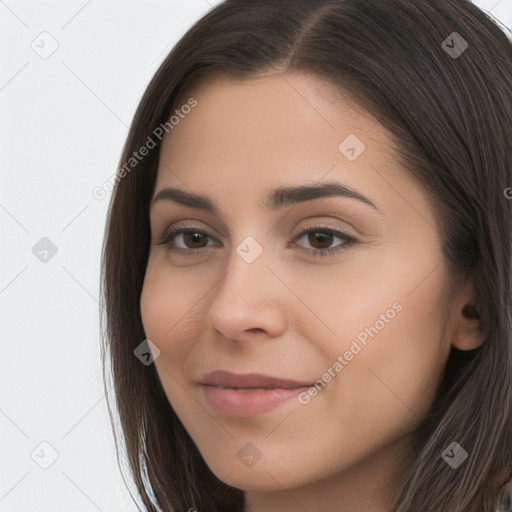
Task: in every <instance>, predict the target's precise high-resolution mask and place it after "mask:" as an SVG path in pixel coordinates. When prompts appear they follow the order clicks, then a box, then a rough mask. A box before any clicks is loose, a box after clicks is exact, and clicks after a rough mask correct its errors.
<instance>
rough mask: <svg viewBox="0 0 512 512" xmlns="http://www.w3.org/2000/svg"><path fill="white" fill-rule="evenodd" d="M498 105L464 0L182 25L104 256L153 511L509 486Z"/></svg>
mask: <svg viewBox="0 0 512 512" xmlns="http://www.w3.org/2000/svg"><path fill="white" fill-rule="evenodd" d="M511 129H512V45H511V42H510V41H509V40H508V39H507V37H506V36H505V34H504V33H503V32H502V31H501V30H500V29H499V28H498V27H497V26H496V25H495V24H494V22H493V21H492V20H491V19H490V18H489V17H487V16H486V15H485V14H484V13H483V12H482V11H480V10H479V9H478V8H477V7H475V6H474V5H473V4H471V3H470V2H468V1H463V0H429V1H428V2H425V1H424V0H412V1H411V0H390V1H388V2H381V1H380V0H344V1H341V0H300V1H294V2H285V1H272V2H265V1H249V0H227V1H225V2H223V3H221V4H220V5H218V6H217V7H215V8H214V9H212V10H211V11H210V12H209V13H208V14H207V15H206V16H204V17H203V18H202V19H201V20H199V21H198V22H197V23H196V24H195V25H194V26H193V27H192V28H191V29H190V30H189V31H188V32H187V33H186V34H185V36H184V37H183V38H182V39H181V40H180V41H179V42H178V44H177V45H176V46H175V48H174V49H173V50H172V51H171V53H170V54H169V56H168V57H167V58H166V59H165V61H164V62H163V63H162V65H161V66H160V68H159V70H158V71H157V73H156V75H155V76H154V78H153V79H152V81H151V83H150V84H149V86H148V88H147V90H146V93H145V94H144V97H143V98H142V100H141V103H140V105H139V108H138V110H137V113H136V115H135V119H134V121H133V123H132V126H131V128H130V132H129V134H128V138H127V141H126V145H125V148H124V152H123V156H122V159H121V165H120V170H119V173H118V179H117V183H116V187H115V190H114V194H113V197H112V202H111V205H110V210H109V215H108V223H107V230H106V238H105V245H104V253H103V261H102V265H103V267H102V285H103V293H104V301H105V309H106V337H105V347H104V351H106V350H107V349H108V350H110V361H111V363H112V372H113V377H114V386H115V393H116V400H117V406H118V408H119V414H120V420H121V426H122V430H123V435H124V437H125V443H126V448H127V453H128V457H129V461H130V466H131V471H132V473H133V477H134V479H135V482H136V484H137V487H138V490H139V492H140V494H141V497H142V501H143V503H144V506H145V508H146V509H147V510H152V511H153V510H164V511H171V510H179V511H187V510H188V511H191V510H198V511H247V512H260V511H266V512H278V511H292V510H293V511H295V510H310V511H320V510H322V511H323V510H329V511H334V510H336V511H352V510H365V511H367V512H377V511H379V512H380V511H382V512H384V511H386V512H391V511H392V512H411V511H418V510H421V511H433V512H434V511H435V512H438V511H479V512H480V511H484V510H485V511H494V510H500V511H505V510H511V506H510V499H511V498H510V487H511V486H510V484H508V485H507V482H508V481H509V480H510V478H511V471H512V460H511V459H512V442H511V433H512V421H511V402H512V400H511V396H512V389H511V372H512V355H511V346H512V345H511V300H510V279H511V278H510V276H511V273H510V264H511V257H510V241H511V237H510V226H511V224H510V221H511V201H510V199H509V197H510V194H507V190H509V187H510V186H511V183H512V178H511V171H510V162H511V161H512V146H511V145H510V142H509V141H510V133H511ZM317 256H318V257H317ZM105 358H106V356H105V353H104V362H105Z"/></svg>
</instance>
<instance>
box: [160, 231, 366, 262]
mask: <svg viewBox="0 0 512 512" xmlns="http://www.w3.org/2000/svg"><path fill="white" fill-rule="evenodd" d="M314 231H320V232H323V233H329V234H333V235H335V236H337V237H338V238H340V239H342V240H343V241H344V243H343V244H340V245H338V246H336V247H331V248H330V249H303V250H304V251H308V252H309V253H310V254H311V255H313V256H329V255H332V254H335V253H338V252H340V251H342V250H344V249H345V248H346V247H347V246H349V245H354V244H357V243H358V242H359V241H358V240H357V239H356V238H354V237H353V236H350V235H347V234H346V233H343V232H342V231H338V230H336V229H332V228H327V227H324V226H311V227H309V228H306V229H304V230H303V231H301V232H300V233H299V234H298V235H296V236H294V238H293V242H292V243H291V244H290V245H289V247H290V246H292V247H294V246H295V242H296V241H297V240H299V239H300V238H302V237H303V236H304V235H305V234H309V233H311V232H314ZM182 233H201V234H202V235H206V236H209V235H208V233H207V232H206V231H203V230H202V229H196V228H193V227H187V228H184V227H181V228H177V229H174V230H173V231H171V232H169V233H164V235H163V236H162V237H161V238H160V240H159V241H158V242H157V245H168V246H169V247H168V250H170V251H171V250H172V251H182V252H186V253H193V254H195V253H198V252H201V251H203V250H204V249H208V247H211V246H205V247H194V248H192V249H183V248H181V247H180V248H175V247H173V245H172V244H173V239H174V237H175V236H176V235H179V234H182Z"/></svg>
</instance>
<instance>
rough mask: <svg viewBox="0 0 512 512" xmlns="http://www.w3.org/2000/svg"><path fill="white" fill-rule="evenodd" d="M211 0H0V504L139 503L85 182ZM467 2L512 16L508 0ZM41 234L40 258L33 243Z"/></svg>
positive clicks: (17, 507) (2, 510) (5, 509)
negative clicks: (111, 406) (109, 398)
mask: <svg viewBox="0 0 512 512" xmlns="http://www.w3.org/2000/svg"><path fill="white" fill-rule="evenodd" d="M217 3H219V0H208V1H206V0H181V1H177V0H174V1H171V0H166V1H160V2H157V1H104V0H103V1H101V0H89V1H87V0H82V1H79V2H72V1H66V2H64V1H62V2H49V1H46V2H36V1H34V2H23V1H15V0H7V1H6V2H2V1H0V34H1V36H0V37H1V45H0V48H1V50H0V51H1V66H0V119H1V125H0V126H1V136H0V140H1V145H0V169H1V172H2V186H1V189H0V226H1V230H2V232H1V233H2V245H1V248H2V249H1V252H0V254H1V258H2V259H1V266H0V308H1V311H2V317H1V326H2V330H3V334H2V338H3V339H2V357H1V358H0V390H1V394H0V512H33V511H41V512H47V511H48V512H50V511H51V512H60V511H66V512H69V511H70V510H73V511H75V512H81V511H83V512H95V511H103V512H107V511H121V510H123V511H136V510H137V508H136V506H135V505H134V504H133V502H132V501H131V498H130V496H129V493H128V490H127V489H126V487H125V485H124V483H123V480H122V478H121V475H120V472H119V469H118V466H117V461H116V455H115V448H114V441H113V437H112V433H111V427H110V419H109V416H108V411H107V407H106V400H105V396H104V389H103V384H102V373H101V366H100V351H99V347H100V342H99V305H98V296H99V270H100V269H99V264H100V252H101V245H102V241H103V229H104V226H105V216H106V211H107V206H108V201H109V199H110V193H107V197H105V198H104V199H103V200H98V199H95V198H94V197H93V195H92V190H93V188H95V187H97V186H101V185H102V184H103V183H104V182H105V181H106V180H107V179H108V178H109V177H110V176H112V174H113V173H115V171H116V169H117V166H118V163H119V158H120V153H121V149H122V145H123V143H124V140H125V137H126V135H127V131H128V126H129V124H130V122H131V120H132V117H133V115H134V113H135V109H136V107H137V104H138V102H139V100H140V98H141V96H142V93H143V92H144V89H145V88H146V86H147V84H148V82H149V80H150V78H151V77H152V75H153V74H154V72H155V71H156V69H157V67H158V65H159V64H160V63H161V62H162V60H163V59H164V57H165V56H166V55H167V53H168V52H169V50H170V49H171V48H172V46H173V45H174V44H175V43H176V42H177V41H178V39H179V38H180V37H181V36H182V35H183V34H184V33H185V31H186V30H187V29H188V28H189V27H190V26H191V25H192V23H193V22H194V21H196V20H197V19H198V18H200V17H201V16H202V15H203V14H205V13H206V12H207V11H208V10H209V9H210V8H211V7H213V6H214V5H215V4H217ZM476 3H477V5H479V6H480V7H482V8H483V9H485V10H487V11H489V12H490V13H491V14H492V15H493V16H494V17H495V18H497V19H499V20H500V21H501V22H502V23H503V24H504V25H505V26H506V27H508V28H509V29H510V28H512V0H489V1H486V0H482V1H478V2H476ZM42 32H47V33H48V34H49V35H45V34H43V35H41V33H42ZM57 44H58V47H57V49H56V51H55V52H54V53H53V54H52V55H50V56H47V55H45V54H44V52H49V51H50V50H51V49H52V45H57ZM42 57H47V58H42ZM43 237H47V238H48V239H50V240H51V242H52V243H53V244H54V245H55V246H56V248H57V253H56V254H55V255H54V256H53V257H50V255H51V253H50V255H49V256H48V257H47V258H48V261H47V262H42V261H40V260H39V259H38V258H37V257H36V256H35V255H34V254H33V251H32V248H33V247H34V246H35V245H36V243H38V241H39V240H40V239H41V238H43ZM41 257H43V255H41ZM111 394H112V393H111ZM42 442H46V443H49V445H51V447H52V448H51V447H49V446H48V445H41V443H42ZM52 450H55V452H56V453H57V454H58V457H57V458H56V460H55V461H54V462H53V463H52V464H51V465H50V466H49V467H48V468H47V469H43V468H42V467H41V464H42V465H45V464H48V463H50V462H52ZM130 488H132V490H133V486H131V485H130Z"/></svg>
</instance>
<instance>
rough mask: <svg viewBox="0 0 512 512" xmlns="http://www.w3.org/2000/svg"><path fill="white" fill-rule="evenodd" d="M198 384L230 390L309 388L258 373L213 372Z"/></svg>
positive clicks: (298, 383)
mask: <svg viewBox="0 0 512 512" xmlns="http://www.w3.org/2000/svg"><path fill="white" fill-rule="evenodd" d="M199 383H200V384H203V385H207V386H218V387H222V388H231V389H251V388H263V389H293V388H302V387H306V386H311V383H310V382H305V381H297V380H291V379H281V378H278V377H272V376H271V375H262V374H260V373H246V374H243V375H242V374H236V373H231V372H227V371H224V370H215V371H213V372H210V373H207V374H206V375H204V376H203V377H202V378H201V379H200V381H199Z"/></svg>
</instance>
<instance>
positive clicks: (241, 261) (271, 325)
mask: <svg viewBox="0 0 512 512" xmlns="http://www.w3.org/2000/svg"><path fill="white" fill-rule="evenodd" d="M259 236H262V235H259ZM270 256H271V252H270V250H269V249H268V248H265V247H264V246H263V243H260V242H259V241H258V240H256V237H254V236H251V235H248V236H246V237H244V238H243V239H242V241H241V242H239V243H238V244H237V245H233V246H232V248H231V253H230V255H229V261H228V262H227V268H226V273H225V274H224V276H223V277H222V279H221V281H220V282H219V283H218V284H217V286H216V287H215V289H216V292H215V293H214V295H213V297H212V301H211V303H210V308H209V313H208V317H209V322H211V324H212V325H213V327H214V328H215V329H216V330H218V331H220V332H222V333H223V334H224V336H226V337H228V338H230V339H238V338H239V337H241V336H243V333H244V332H247V331H254V330H260V329H261V330H264V331H266V332H267V333H268V334H272V335H274V336H277V335H279V333H280V332H281V331H282V329H285V328H286V324H287V318H286V311H285V309H284V307H283V305H280V304H279V298H278V293H279V290H278V287H279V282H278V280H276V278H275V276H274V275H273V273H272V272H271V271H270V270H269V268H267V266H271V258H270ZM281 286H282V285H281Z"/></svg>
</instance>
